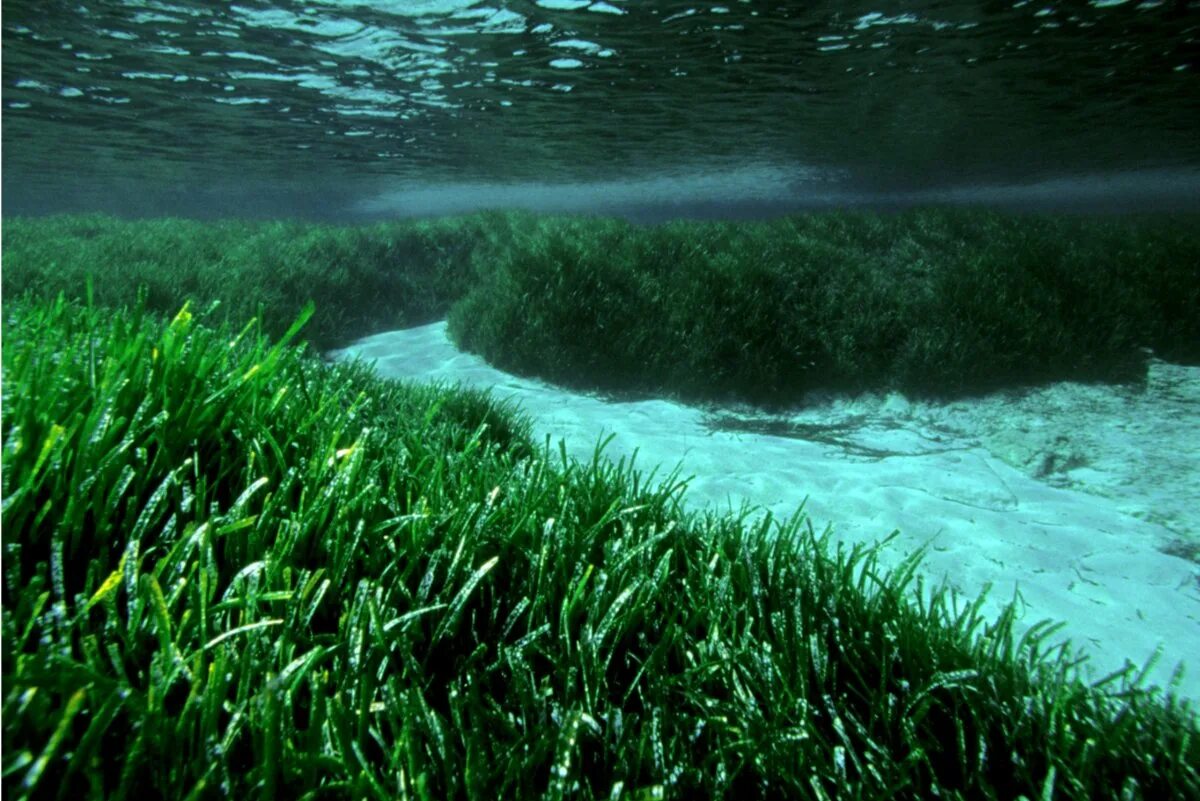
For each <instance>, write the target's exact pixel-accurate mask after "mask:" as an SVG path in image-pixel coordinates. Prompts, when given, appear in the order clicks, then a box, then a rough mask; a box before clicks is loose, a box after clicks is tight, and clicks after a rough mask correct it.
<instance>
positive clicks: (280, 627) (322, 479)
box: [0, 209, 1200, 801]
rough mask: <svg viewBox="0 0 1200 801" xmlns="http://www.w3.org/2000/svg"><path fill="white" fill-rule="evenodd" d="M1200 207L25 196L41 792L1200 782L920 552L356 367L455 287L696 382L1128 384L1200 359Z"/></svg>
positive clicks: (494, 331)
mask: <svg viewBox="0 0 1200 801" xmlns="http://www.w3.org/2000/svg"><path fill="white" fill-rule="evenodd" d="M1196 222H1197V221H1196V219H1195V218H1194V217H1174V218H1165V219H1164V218H1155V219H1153V220H1148V219H1147V220H1139V219H1120V220H1118V219H1115V218H1082V217H1071V218H1064V217H1050V216H1010V215H1001V214H998V213H994V212H979V211H961V210H959V211H951V210H945V209H924V210H915V211H911V212H905V213H904V214H899V215H890V216H888V215H877V214H869V213H865V212H861V213H839V214H823V215H806V216H799V217H791V218H784V219H781V220H777V221H773V222H769V223H753V224H734V223H707V224H702V223H672V224H670V225H666V226H657V227H652V228H640V227H636V226H632V225H629V224H626V223H623V222H618V221H615V220H608V219H603V218H566V217H537V216H534V215H531V214H517V213H498V212H493V213H487V214H480V215H472V216H468V217H461V218H445V219H433V220H424V221H419V222H403V223H387V224H378V225H373V226H355V227H350V226H341V227H338V226H315V225H303V224H300V223H246V222H226V223H204V224H202V223H196V222H186V221H182V220H147V221H137V222H131V221H121V220H117V219H115V218H109V217H103V216H96V215H92V216H83V217H51V218H44V219H21V218H11V219H6V220H5V221H4V264H3V290H4V307H3V385H2V401H3V409H2V421H0V432H2V436H0V441H2V448H3V451H2V456H3V463H2V468H3V478H2V481H3V506H2V519H0V523H2V538H3V596H2V598H3V629H2V633H3V646H2V652H0V659H2V666H3V729H4V731H3V790H4V793H5V795H6V796H7V797H10V798H14V799H110V798H115V799H119V798H129V799H149V798H160V799H207V798H225V797H232V798H239V799H293V798H295V799H301V798H302V799H394V798H404V799H457V798H462V799H468V798H512V799H543V798H544V799H599V798H605V799H668V798H671V799H674V798H679V799H690V798H737V799H750V798H755V799H793V798H795V799H814V801H815V800H818V799H928V798H942V799H964V800H966V799H1019V798H1025V799H1031V800H1032V799H1093V798H1114V799H1147V801H1151V800H1157V799H1197V798H1200V723H1198V717H1197V715H1196V712H1195V709H1194V708H1193V706H1192V705H1191V703H1190V702H1188V701H1185V700H1183V699H1180V698H1179V697H1177V696H1176V695H1174V694H1173V693H1172V692H1171V688H1169V687H1168V688H1165V689H1164V688H1158V687H1148V686H1146V684H1145V682H1144V670H1143V669H1140V668H1139V667H1130V668H1128V669H1126V670H1124V671H1120V672H1117V673H1115V674H1112V675H1109V676H1106V677H1103V678H1101V679H1098V680H1092V681H1084V680H1083V679H1082V678H1081V674H1080V673H1079V672H1078V670H1077V669H1078V667H1079V662H1080V660H1081V659H1083V654H1082V653H1081V652H1079V651H1077V650H1075V649H1074V648H1073V647H1072V646H1071V645H1069V644H1067V645H1063V646H1058V645H1051V642H1052V641H1053V640H1054V638H1055V635H1056V634H1061V633H1062V632H1061V631H1060V629H1059V627H1058V626H1057V625H1056V624H1053V623H1050V622H1046V623H1043V624H1039V625H1036V626H1034V627H1033V628H1032V629H1031V630H1029V631H1028V632H1027V633H1025V634H1024V635H1023V636H1021V637H1019V638H1018V637H1016V636H1015V635H1014V620H1015V615H1016V611H1015V607H1012V606H1010V607H1008V608H1007V611H1006V612H1005V613H1003V614H1002V615H1001V616H1000V617H998V618H995V619H987V618H985V617H983V616H982V615H981V614H980V612H979V610H980V599H972V598H959V597H955V596H953V595H951V594H950V593H949V592H948V591H947V590H946V589H945V588H944V587H929V586H925V582H924V579H922V578H921V573H920V570H919V568H920V559H921V553H919V552H918V553H914V554H912V555H911V557H910V558H908V559H907V560H905V561H904V562H903V564H902V565H901V566H900V567H899V568H897V569H893V570H885V569H883V568H882V567H881V566H880V564H879V561H878V553H879V549H880V548H887V547H888V542H887V541H886V540H885V541H884V542H883V544H881V545H879V546H876V547H873V548H865V547H854V548H845V547H841V546H835V545H834V544H833V542H832V540H831V536H830V532H829V531H828V530H824V531H820V530H816V529H815V528H814V527H813V525H812V524H811V523H810V522H809V521H808V520H807V518H806V517H805V516H804V512H803V509H798V510H796V513H795V515H794V516H792V517H790V518H786V519H780V518H772V517H769V516H768V517H765V518H764V517H757V516H753V515H752V514H751V510H750V509H748V508H747V509H743V510H742V511H741V512H740V513H717V512H714V511H693V510H688V509H685V508H684V505H683V503H682V499H683V498H684V497H685V496H686V493H687V486H686V485H687V482H686V479H685V478H684V477H682V476H680V475H679V474H678V472H671V470H672V466H671V465H641V464H636V463H632V462H630V461H628V460H624V459H621V460H616V461H613V460H610V459H609V458H608V457H607V456H606V454H605V450H604V443H603V442H599V443H597V445H596V448H595V453H594V455H593V457H592V458H591V459H588V460H582V461H580V460H575V459H571V458H569V457H568V456H567V455H566V451H565V449H564V448H562V447H561V446H560V444H559V443H555V442H552V441H549V440H548V439H547V440H540V441H539V439H538V437H537V435H536V433H535V432H534V431H533V429H532V427H531V425H530V423H529V422H528V421H527V420H526V419H525V418H523V417H522V416H521V414H520V412H519V410H516V409H514V408H512V407H511V406H510V405H508V404H506V403H504V402H500V401H497V400H495V399H493V398H492V397H491V396H490V395H488V394H486V393H481V392H478V391H474V390H467V389H463V388H460V387H456V386H452V385H429V384H405V383H397V382H391V381H386V380H384V379H382V378H380V377H378V376H377V375H376V374H375V373H374V372H373V371H372V370H371V369H370V368H369V367H368V366H366V365H364V364H361V363H357V362H354V363H343V362H339V363H329V362H327V361H326V360H323V359H322V358H321V353H322V352H323V351H325V350H326V349H328V348H330V347H333V346H335V345H338V344H342V343H345V342H348V341H350V340H352V339H354V338H356V337H359V336H362V335H364V334H367V333H370V332H372V331H378V330H384V329H387V328H395V327H401V326H406V325H415V324H418V323H420V322H426V321H429V320H435V319H441V318H445V317H447V316H448V317H449V319H450V323H451V331H452V333H453V335H454V336H455V338H456V339H457V341H458V342H459V344H460V345H461V346H462V347H464V348H467V349H472V350H477V351H478V352H480V353H482V354H483V355H485V356H486V357H487V358H488V359H489V360H492V361H494V362H495V363H496V364H497V365H499V366H503V367H506V368H507V369H512V370H514V371H518V372H525V373H528V374H534V375H538V376H541V377H544V378H546V379H548V380H553V381H559V382H565V383H572V384H575V385H578V386H583V387H586V388H589V389H596V390H603V391H607V392H617V393H629V392H636V393H660V394H662V395H672V396H678V397H683V398H687V399H690V400H694V401H697V402H714V401H725V400H738V401H744V402H751V403H757V404H764V405H772V404H787V403H791V402H796V401H797V400H798V399H799V398H800V397H801V395H802V393H803V392H805V391H807V390H809V389H816V388H829V389H838V390H854V389H864V388H875V389H878V388H898V389H902V390H904V391H906V392H910V393H913V394H922V393H924V394H932V395H941V394H948V395H962V394H968V393H971V392H979V391H983V390H984V389H992V388H997V387H1000V388H1004V387H1011V386H1017V385H1020V384H1023V383H1031V382H1034V383H1036V382H1038V381H1046V380H1051V379H1060V378H1076V379H1087V380H1096V381H1100V380H1103V381H1123V382H1136V381H1138V380H1139V376H1140V375H1141V372H1140V371H1142V370H1144V362H1145V359H1146V358H1147V350H1150V351H1152V352H1153V353H1155V354H1156V355H1158V356H1159V357H1160V358H1165V359H1172V360H1176V361H1180V362H1184V363H1192V364H1194V363H1196V360H1197V359H1200V233H1198V232H1200V226H1198V225H1197V224H1196ZM311 298H317V299H318V300H319V302H318V303H317V304H316V305H315V306H314V305H312V304H311V303H310V299H311ZM880 533H881V535H886V534H887V532H886V531H881V532H880Z"/></svg>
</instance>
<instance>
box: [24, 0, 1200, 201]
mask: <svg viewBox="0 0 1200 801" xmlns="http://www.w3.org/2000/svg"><path fill="white" fill-rule="evenodd" d="M3 68H4V70H3V147H4V151H3V159H4V162H3V168H4V191H5V197H4V200H5V210H6V213H11V212H20V211H25V210H32V211H40V210H53V209H54V208H56V207H64V208H66V207H88V206H89V205H93V206H95V205H101V206H102V205H104V204H105V203H110V204H116V205H120V204H121V203H124V205H125V206H126V207H128V208H130V209H133V210H135V211H143V212H150V211H154V210H155V209H157V208H160V207H161V208H166V209H168V210H169V209H170V208H172V204H175V205H179V204H183V203H184V202H185V201H186V200H187V199H190V200H191V201H192V202H202V203H209V204H217V205H220V204H221V203H222V202H224V203H227V204H240V205H239V208H241V209H242V210H243V211H246V210H252V207H253V206H254V204H255V202H256V200H255V198H258V200H261V202H262V204H263V207H264V209H265V208H266V207H268V206H271V204H273V203H274V204H279V203H285V204H290V206H291V207H292V209H293V210H299V211H314V212H315V211H319V210H320V209H322V208H324V209H328V208H332V207H334V206H338V207H341V206H346V205H347V204H353V202H355V201H356V199H361V198H363V197H371V196H378V195H379V194H380V193H386V192H392V193H395V192H397V191H400V190H402V189H403V188H404V187H412V186H415V185H421V186H426V185H430V184H453V185H462V184H469V185H475V186H477V187H479V189H480V191H483V188H482V185H495V184H511V183H514V182H538V183H540V184H574V185H578V184H588V185H591V184H595V183H597V182H599V183H601V184H609V185H612V184H614V183H619V182H626V181H630V180H634V181H639V180H640V181H645V180H647V179H651V178H654V179H658V178H663V177H666V178H668V179H670V178H671V177H672V176H674V177H675V178H677V179H680V180H683V178H681V177H686V176H696V175H725V176H729V175H733V176H735V178H733V179H730V180H733V181H734V182H735V183H738V184H739V186H741V190H739V191H741V192H742V193H743V195H746V196H748V197H750V198H751V199H757V200H760V201H761V200H764V199H769V198H770V197H771V196H772V195H773V194H776V195H778V194H785V195H786V194H789V193H790V194H792V195H797V194H799V193H801V191H802V190H803V191H810V192H811V191H825V190H829V191H833V190H834V189H836V190H838V191H842V190H845V189H847V188H853V190H854V191H864V192H877V191H889V192H895V191H915V190H927V189H930V188H945V187H962V186H968V185H978V184H991V185H996V184H1005V183H1014V182H1015V183H1034V182H1038V181H1046V180H1059V181H1061V180H1073V176H1092V177H1093V178H1089V180H1093V179H1094V176H1097V175H1100V176H1103V175H1112V174H1118V173H1119V174H1130V173H1136V174H1140V175H1145V176H1150V177H1149V178H1148V180H1149V181H1150V183H1151V184H1156V185H1158V187H1159V189H1161V190H1163V191H1166V192H1167V193H1168V194H1170V192H1175V194H1180V193H1182V194H1183V195H1184V196H1186V197H1190V198H1192V199H1196V196H1195V187H1196V185H1197V183H1196V182H1189V180H1184V181H1183V185H1182V188H1181V187H1180V186H1175V187H1174V189H1171V188H1170V186H1168V185H1171V186H1174V185H1173V184H1172V181H1173V180H1174V179H1175V178H1178V176H1180V175H1185V176H1193V177H1194V176H1195V175H1197V170H1198V169H1200V2H1180V1H1178V0H1157V1H1156V0H1142V1H1141V2H1139V1H1138V0H1125V1H1122V0H1091V2H1056V1H1055V0H1017V1H1016V2H1013V0H1007V1H1006V2H990V1H989V0H977V2H935V1H933V0H926V2H912V3H879V2H857V1H856V0H837V1H836V2H835V1H829V2H808V3H798V2H793V3H778V2H757V1H751V2H739V1H738V0H727V1H726V2H673V1H671V2H663V1H659V2H624V1H623V0H595V1H594V2H593V1H592V0H538V2H494V3H486V2H483V3H476V2H470V1H469V0H411V1H410V2H388V1H387V0H375V1H374V2H352V1H350V0H326V2H309V3H290V2H269V3H268V2H255V1H254V0H244V2H236V3H209V2H203V3H202V2H186V1H183V0H180V1H178V2H158V1H157V0H149V1H136V0H128V1H127V2H100V1H99V0H96V1H95V2H93V1H91V0H81V1H77V2H53V1H52V0H38V2H7V1H6V2H4V4H3ZM1172 176H1174V178H1173V177H1172ZM668 186H671V184H669V183H668ZM674 186H675V187H676V190H677V191H676V196H677V199H678V197H679V196H686V195H687V194H688V193H689V192H693V193H694V192H697V191H704V190H702V189H701V190H696V189H694V188H692V189H689V188H688V187H689V186H690V185H689V184H687V183H686V181H685V182H684V183H679V184H674ZM756 187H757V188H756ZM1164 187H1166V189H1164ZM814 188H815V189H814ZM468 191H469V189H468ZM666 191H667V193H668V194H670V192H671V190H670V189H668V190H666ZM281 198H282V199H286V200H281ZM139 204H140V206H139Z"/></svg>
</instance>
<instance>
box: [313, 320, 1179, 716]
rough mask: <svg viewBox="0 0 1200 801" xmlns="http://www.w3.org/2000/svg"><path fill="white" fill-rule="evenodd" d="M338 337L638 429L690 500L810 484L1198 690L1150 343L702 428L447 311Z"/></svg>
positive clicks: (776, 494)
mask: <svg viewBox="0 0 1200 801" xmlns="http://www.w3.org/2000/svg"><path fill="white" fill-rule="evenodd" d="M334 355H335V356H336V357H338V358H347V357H351V356H354V355H358V356H361V357H363V358H364V359H367V360H374V361H376V365H377V368H378V370H379V372H380V373H381V374H382V375H385V376H388V377H393V378H403V379H415V380H426V379H431V380H444V381H455V382H462V383H463V384H465V385H468V386H475V387H484V388H490V389H492V390H493V391H494V394H495V395H496V396H497V397H512V398H514V399H515V400H517V401H518V402H519V404H520V407H521V409H522V410H523V411H524V412H525V413H526V414H527V415H529V416H530V417H531V418H532V419H533V421H534V424H535V431H536V432H537V434H538V436H544V435H546V434H549V435H550V436H551V437H552V438H554V439H555V440H557V439H559V438H562V439H564V440H565V442H566V444H567V449H568V452H569V453H571V454H572V455H574V456H576V457H578V458H589V457H590V456H591V454H592V451H593V449H594V447H595V445H596V443H597V441H598V439H599V438H601V437H603V436H606V435H607V434H609V433H612V434H614V435H615V437H614V439H613V441H612V442H611V443H610V444H609V446H608V449H607V450H606V453H607V454H608V455H609V456H610V457H612V458H616V457H618V456H622V455H628V454H631V453H632V452H633V451H634V450H635V449H636V450H637V452H638V457H637V464H638V465H639V466H640V467H641V468H642V469H643V470H649V469H650V468H651V467H653V466H655V465H662V466H663V468H660V472H659V475H664V474H665V472H666V470H669V469H670V468H672V467H674V466H675V465H676V464H679V463H682V468H683V469H682V474H683V475H684V476H693V478H692V480H691V481H690V485H689V487H690V488H689V490H688V494H687V496H686V497H687V499H688V501H689V502H690V503H691V504H695V505H701V504H716V505H719V506H721V507H725V506H726V505H729V504H732V505H733V506H734V507H737V506H739V505H740V504H741V503H742V502H743V501H749V502H750V503H752V504H754V505H756V506H761V507H763V508H766V509H769V510H771V511H772V512H774V513H775V514H776V515H777V516H780V517H788V516H790V515H791V514H792V513H793V512H794V511H795V510H796V508H797V507H798V506H799V505H800V504H801V503H802V502H805V508H806V510H807V512H808V514H809V516H810V518H811V519H812V521H813V525H814V527H815V528H817V529H818V531H819V530H820V529H822V528H824V526H825V524H827V523H831V524H832V525H833V527H834V532H835V534H836V536H837V537H838V538H840V539H842V540H844V541H847V542H865V543H870V542H875V541H877V540H879V539H882V538H883V537H885V536H887V535H888V534H889V533H890V532H891V531H893V530H894V529H899V530H900V532H901V534H900V536H899V537H898V538H897V539H896V540H894V541H893V543H892V544H891V545H890V546H889V549H888V559H885V563H886V562H887V561H889V560H890V561H891V563H894V562H897V561H899V560H900V559H901V558H902V557H903V556H905V555H906V554H907V553H908V552H910V551H911V550H912V549H914V548H916V547H918V546H920V545H921V544H923V543H929V545H930V548H929V553H928V555H927V557H926V559H925V562H924V563H923V564H924V568H923V570H924V572H925V574H926V575H927V576H928V579H929V580H930V581H931V582H933V583H936V582H937V581H940V580H941V579H942V578H943V577H944V578H945V579H946V580H947V581H948V582H949V584H950V586H952V587H953V588H954V589H956V590H958V591H960V592H961V593H963V594H964V595H965V596H967V597H968V598H974V597H976V596H977V595H978V594H979V593H980V592H981V591H982V590H983V588H984V587H985V585H987V584H989V583H990V584H991V585H992V590H991V592H990V595H989V602H988V604H987V605H985V607H984V612H985V614H987V615H988V616H989V617H991V616H994V615H995V614H996V612H997V611H998V609H999V608H1000V606H1001V605H1003V604H1005V603H1007V602H1008V601H1011V600H1012V598H1013V597H1014V592H1015V591H1017V590H1019V591H1020V594H1021V597H1022V598H1023V600H1024V605H1023V614H1022V618H1021V619H1022V626H1027V625H1031V624H1033V623H1035V622H1037V621H1039V620H1041V619H1044V618H1050V619H1053V620H1060V621H1064V622H1065V623H1066V624H1067V625H1066V627H1065V628H1064V629H1063V630H1062V631H1060V632H1059V633H1058V636H1057V637H1056V638H1053V639H1052V640H1051V642H1057V641H1059V640H1061V639H1063V638H1069V639H1070V640H1071V641H1072V643H1073V644H1074V645H1075V646H1077V647H1079V648H1081V649H1083V650H1084V651H1085V652H1086V653H1087V654H1089V655H1090V657H1091V659H1090V669H1091V671H1092V673H1093V674H1094V676H1095V677H1099V676H1103V675H1105V674H1107V673H1109V672H1111V671H1113V670H1117V669H1119V668H1121V667H1122V666H1124V665H1125V664H1126V662H1127V660H1129V661H1132V662H1134V663H1136V664H1137V665H1138V666H1139V667H1140V666H1141V665H1142V663H1143V662H1144V661H1145V660H1146V658H1147V657H1149V656H1150V655H1151V654H1152V653H1153V652H1154V651H1155V649H1156V648H1161V649H1162V658H1161V659H1160V660H1159V662H1158V663H1157V665H1156V666H1155V667H1154V668H1153V669H1152V670H1151V672H1150V674H1149V677H1150V680H1151V682H1152V683H1156V684H1160V685H1165V684H1166V683H1167V682H1168V681H1169V680H1170V678H1171V674H1172V670H1173V669H1174V667H1175V666H1176V665H1177V664H1178V663H1180V662H1184V663H1188V665H1189V667H1188V669H1187V671H1186V672H1185V674H1184V677H1183V680H1182V682H1181V683H1180V685H1179V687H1178V692H1179V694H1180V695H1183V696H1186V697H1189V698H1193V699H1200V660H1198V659H1197V657H1198V656H1200V565H1197V564H1196V563H1195V562H1192V561H1189V560H1187V559H1184V558H1181V557H1180V556H1175V555H1171V554H1170V553H1167V552H1165V551H1172V550H1175V549H1176V546H1178V544H1179V543H1180V542H1189V541H1190V542H1191V543H1195V541H1196V539H1197V538H1200V447H1196V443H1200V369H1197V368H1181V367H1177V366H1172V365H1166V364H1163V363H1160V362H1156V363H1154V365H1153V368H1152V371H1151V380H1150V382H1149V385H1148V387H1147V389H1146V390H1145V391H1144V392H1137V391H1134V390H1131V389H1125V388H1111V387H1089V386H1083V385H1078V384H1067V383H1064V384H1057V385H1054V386H1053V387H1049V388H1046V389H1042V390H1037V391H1034V392H1031V393H1027V394H1026V395H1024V396H1022V397H1015V396H1013V397H1010V396H989V397H986V398H981V399H978V400H971V401H963V402H956V403H951V404H926V403H920V404H917V403H909V402H908V401H906V400H905V399H904V398H902V397H901V396H899V395H890V396H887V397H883V398H881V397H875V396H865V397H862V398H855V399H850V398H826V399H823V400H817V401H816V402H813V403H810V404H809V405H808V407H807V408H806V409H805V410H804V411H803V412H798V413H796V414H794V415H790V416H785V417H778V418H773V420H774V421H775V422H776V423H782V424H788V423H790V424H803V425H807V426H810V428H809V429H807V432H808V433H807V435H808V436H809V437H810V439H801V438H797V436H795V435H790V436H772V435H765V434H757V433H746V432H744V431H743V432H740V433H739V432H735V431H728V430H714V429H713V427H712V423H713V421H714V415H713V414H711V413H706V412H705V411H704V410H702V409H699V408H695V407H689V406H684V405H681V404H677V403H672V402H666V401H655V400H650V401H634V402H613V401H608V400H602V399H599V398H595V397H591V396H588V395H583V394H578V393H573V392H569V391H566V390H563V389H560V388H557V387H553V386H550V385H547V384H545V383H542V382H540V381H535V380H528V379H522V378H517V377H514V376H512V375H510V374H507V373H504V372H501V371H499V370H496V369H494V368H492V367H490V366H488V365H487V364H486V363H485V362H484V361H483V360H482V359H480V358H479V357H477V356H474V355H472V354H466V353H462V352H460V351H459V350H458V349H457V348H456V347H455V346H454V344H453V343H452V342H450V341H449V339H448V338H447V336H446V327H445V324H444V323H436V324H433V325H427V326H422V327H419V328H414V329H409V330H405V331H395V332H389V333H384V334H379V335H377V336H373V337H370V338H368V339H364V340H362V341H360V342H358V343H355V344H354V345H353V346H351V347H350V348H347V349H346V350H344V351H340V352H338V353H337V354H334ZM813 426H815V427H817V428H816V429H815V433H814V429H813V428H811V427H813ZM1189 446H1190V447H1189ZM806 499H807V501H806Z"/></svg>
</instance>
